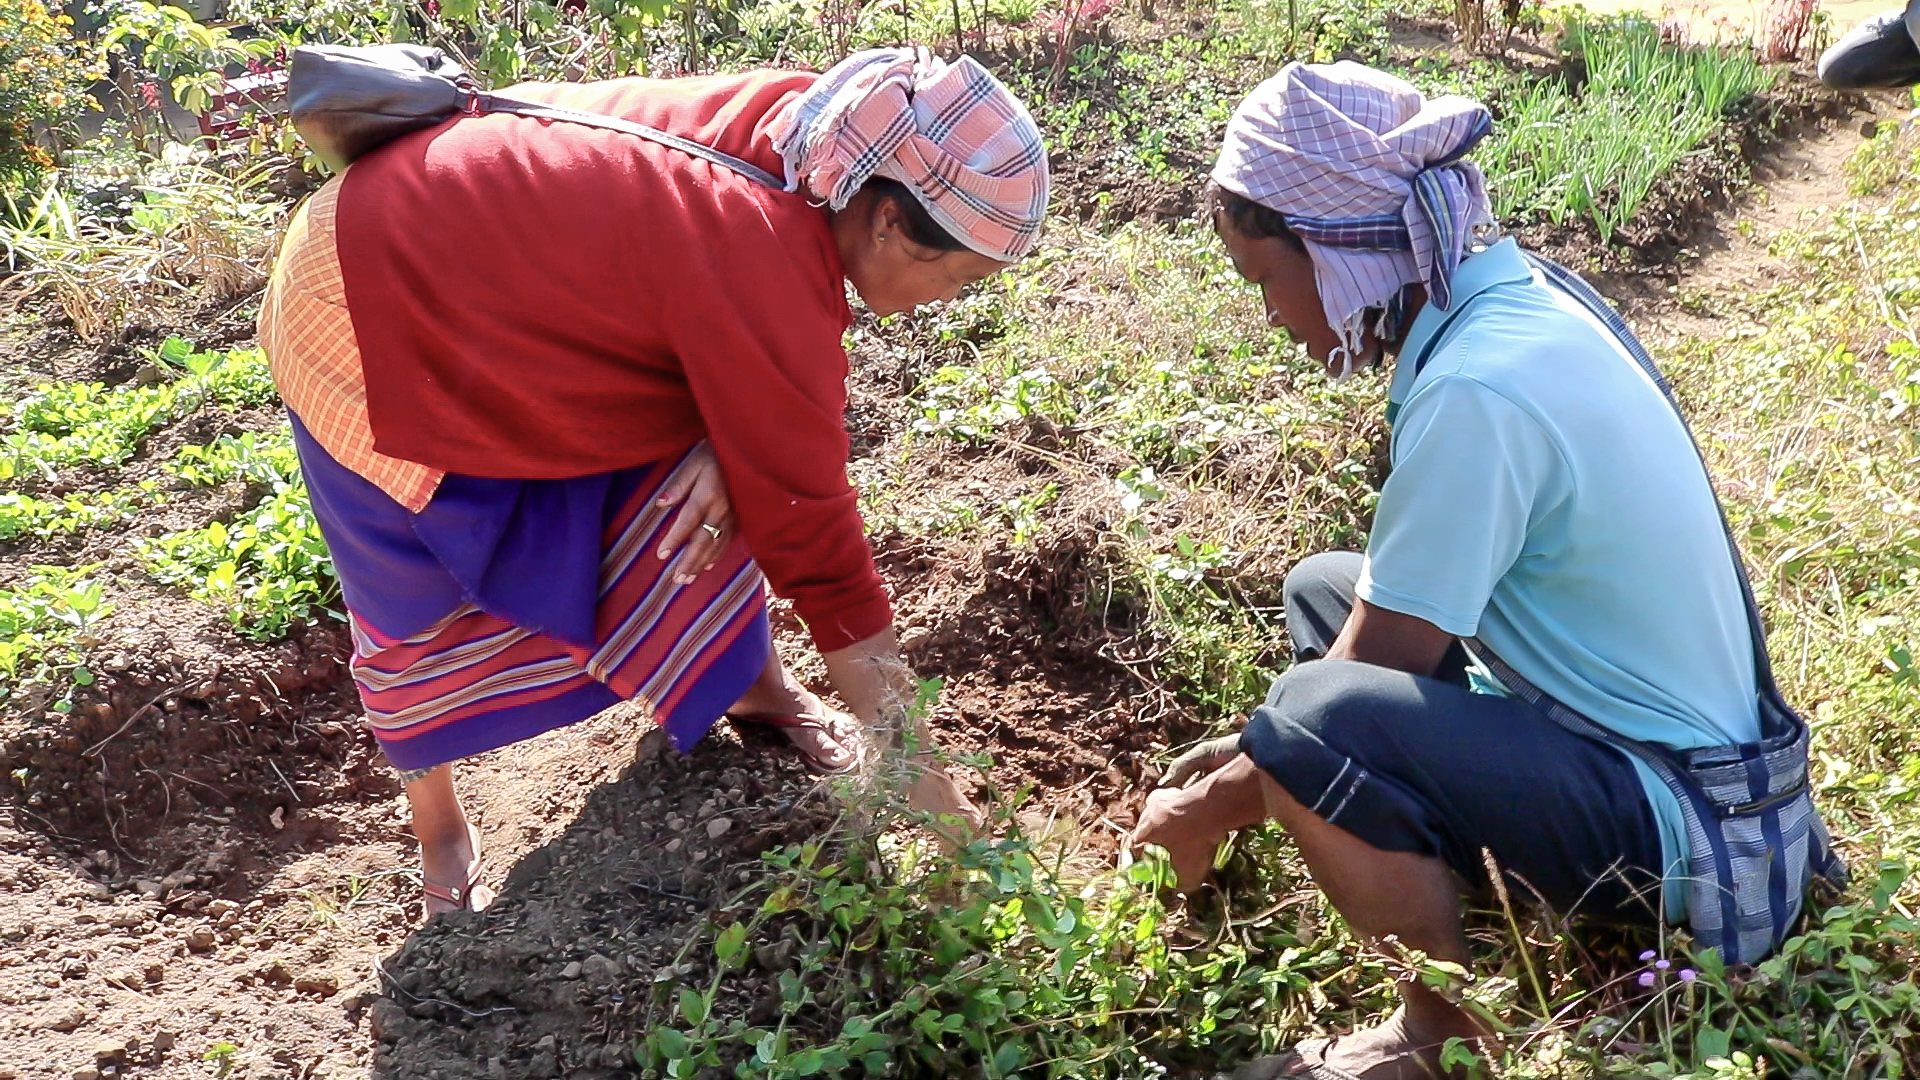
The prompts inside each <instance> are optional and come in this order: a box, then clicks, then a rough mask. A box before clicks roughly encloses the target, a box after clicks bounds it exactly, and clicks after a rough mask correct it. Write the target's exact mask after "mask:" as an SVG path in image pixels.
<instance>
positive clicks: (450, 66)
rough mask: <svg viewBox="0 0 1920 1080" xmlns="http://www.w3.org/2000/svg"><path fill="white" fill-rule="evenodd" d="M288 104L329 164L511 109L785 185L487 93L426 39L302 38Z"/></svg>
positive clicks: (589, 116) (561, 110) (718, 159)
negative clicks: (462, 119) (331, 41)
mask: <svg viewBox="0 0 1920 1080" xmlns="http://www.w3.org/2000/svg"><path fill="white" fill-rule="evenodd" d="M287 106H288V110H289V113H290V115H291V118H292V120H293V128H294V130H295V131H298V132H299V133H300V137H301V138H302V139H305V140H306V142H307V146H308V147H309V148H311V149H312V150H313V153H314V156H315V157H318V158H319V159H320V161H321V162H322V163H323V164H325V165H326V166H327V167H328V168H329V169H332V170H333V171H335V172H339V171H340V170H341V169H344V168H346V167H347V165H348V164H349V163H350V162H352V161H353V160H354V159H356V158H359V157H361V156H362V155H364V154H366V153H368V152H370V151H372V150H374V149H376V148H378V147H380V146H383V145H385V144H387V143H389V142H392V141H393V140H395V139H397V138H399V137H400V136H402V135H406V134H409V133H411V132H415V131H421V130H424V129H426V128H430V127H433V126H435V125H436V124H442V123H445V122H446V121H448V120H450V119H452V118H453V117H454V116H456V115H465V116H484V115H486V114H488V113H513V114H515V115H518V116H532V117H537V118H540V119H543V120H561V121H565V122H567V123H571V124H584V125H586V126H588V127H597V128H605V129H607V130H609V131H621V132H625V133H627V134H629V135H637V136H639V137H640V138H643V139H649V140H652V141H653V142H657V143H660V144H662V145H665V146H671V147H673V148H674V149H676V150H680V151H683V152H685V153H688V154H692V155H693V156H694V157H697V158H701V159H703V160H705V161H709V162H712V163H713V164H715V165H719V166H721V167H723V168H727V169H731V170H733V171H734V172H737V173H740V174H741V175H743V176H745V177H747V178H748V179H750V180H753V181H754V182H756V183H759V184H763V185H765V186H767V187H770V188H773V189H775V190H776V191H777V190H781V189H783V188H784V187H785V185H784V184H782V183H781V181H780V178H779V177H776V176H774V175H773V174H772V173H770V172H768V171H766V170H765V169H762V168H761V167H759V166H758V165H754V164H752V163H750V162H746V161H742V160H740V159H739V158H737V157H734V156H733V155H731V154H723V153H721V152H720V151H718V150H715V149H714V148H713V147H711V146H704V145H702V144H700V143H697V142H694V141H692V140H691V139H683V138H681V137H680V136H678V135H670V134H668V133H666V132H664V131H661V130H659V129H658V128H651V127H648V126H646V125H645V124H636V123H633V122H632V121H630V120H622V119H620V118H619V117H617V116H603V115H601V114H599V113H590V112H582V111H580V110H579V109H569V108H566V107H564V106H560V105H543V104H540V103H538V102H532V101H516V100H514V99H512V98H504V97H500V96H498V95H496V94H490V93H488V92H487V91H485V90H482V89H481V88H480V85H479V84H478V83H476V82H475V81H474V80H473V76H471V75H469V74H467V73H466V71H465V70H463V69H462V68H461V67H460V65H459V64H457V63H455V62H454V60H453V58H452V57H450V56H448V55H447V54H446V53H445V52H443V51H441V50H439V49H436V48H432V47H431V46H426V45H369V46H364V47H359V46H347V45H302V46H300V47H299V48H297V49H295V50H293V56H292V58H291V62H290V64H289V68H288V72H287Z"/></svg>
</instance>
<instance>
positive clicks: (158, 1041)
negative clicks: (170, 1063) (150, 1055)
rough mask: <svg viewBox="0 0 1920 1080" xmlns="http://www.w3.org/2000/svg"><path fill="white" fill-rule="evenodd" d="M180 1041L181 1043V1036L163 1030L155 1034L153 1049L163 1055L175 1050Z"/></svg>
mask: <svg viewBox="0 0 1920 1080" xmlns="http://www.w3.org/2000/svg"><path fill="white" fill-rule="evenodd" d="M178 1041H180V1036H178V1035H176V1034H174V1033H173V1032H171V1031H168V1030H167V1029H166V1028H161V1029H160V1030H159V1031H156V1032H154V1033H153V1048H154V1049H155V1050H156V1051H158V1052H160V1053H162V1054H164V1053H166V1052H167V1051H169V1050H171V1049H173V1044H174V1043H176V1042H178Z"/></svg>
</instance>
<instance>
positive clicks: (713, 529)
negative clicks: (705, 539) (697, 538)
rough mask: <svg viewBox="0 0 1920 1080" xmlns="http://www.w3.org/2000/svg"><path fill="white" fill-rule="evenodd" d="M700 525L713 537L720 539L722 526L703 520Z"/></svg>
mask: <svg viewBox="0 0 1920 1080" xmlns="http://www.w3.org/2000/svg"><path fill="white" fill-rule="evenodd" d="M700 527H701V528H703V529H705V530H707V535H708V536H711V537H713V538H714V539H715V540H718V539H720V526H718V525H715V524H714V523H713V522H711V521H703V522H701V523H700Z"/></svg>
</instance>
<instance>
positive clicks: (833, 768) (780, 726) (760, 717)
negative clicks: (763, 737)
mask: <svg viewBox="0 0 1920 1080" xmlns="http://www.w3.org/2000/svg"><path fill="white" fill-rule="evenodd" d="M727 719H728V720H731V721H733V722H734V723H736V724H752V725H758V726H760V727H766V728H773V729H775V730H777V731H779V732H780V733H781V734H782V735H786V736H787V741H788V742H790V743H793V748H794V749H795V750H798V751H800V757H801V758H802V759H803V760H805V761H806V763H807V768H809V769H812V770H813V771H814V772H817V773H826V774H828V775H832V774H834V773H843V772H846V771H847V770H849V769H851V768H853V766H854V764H855V763H857V762H858V761H859V760H860V757H859V755H858V754H855V753H854V752H853V751H852V750H849V749H848V748H847V747H846V745H845V744H844V743H843V742H842V741H841V736H840V734H839V733H838V732H836V731H834V729H833V725H831V724H829V723H828V722H826V721H824V720H815V719H813V718H812V717H808V716H778V715H772V714H765V713H756V714H754V715H751V716H745V715H740V714H737V713H728V714H727ZM795 731H811V732H815V733H817V734H819V735H822V736H825V738H826V741H827V742H830V743H831V744H832V745H833V746H834V747H836V748H838V749H839V751H840V752H839V754H838V755H835V754H833V753H832V752H831V751H828V750H827V749H826V748H825V747H822V748H821V749H819V750H815V749H812V748H809V747H805V746H802V745H800V744H799V743H797V742H793V736H792V734H791V733H792V732H795Z"/></svg>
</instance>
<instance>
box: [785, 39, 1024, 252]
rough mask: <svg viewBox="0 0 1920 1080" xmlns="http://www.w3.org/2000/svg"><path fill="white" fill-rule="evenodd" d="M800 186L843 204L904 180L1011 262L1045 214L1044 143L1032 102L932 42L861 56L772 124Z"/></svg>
mask: <svg viewBox="0 0 1920 1080" xmlns="http://www.w3.org/2000/svg"><path fill="white" fill-rule="evenodd" d="M769 133H770V134H771V135H772V137H773V147H774V149H775V150H777V151H779V152H780V155H781V156H782V157H783V158H785V159H786V163H787V190H789V191H799V190H800V186H801V184H803V183H804V184H805V185H806V187H807V189H808V190H809V191H810V192H811V193H812V194H813V195H814V196H815V197H816V198H820V199H824V200H826V203H827V205H829V206H831V207H833V208H834V209H835V210H841V209H844V208H845V207H846V205H847V200H848V199H851V198H853V195H854V193H855V192H857V191H859V190H860V185H862V184H864V183H866V182H867V180H868V178H870V177H872V176H875V175H879V176H885V177H889V178H891V179H894V180H898V181H900V182H901V183H903V184H905V185H906V186H907V187H908V189H909V190H911V191H912V192H913V193H914V195H915V196H917V197H918V198H919V200H920V203H921V205H923V206H925V207H926V208H927V212H928V213H930V214H932V215H933V218H934V220H935V221H938V222H939V223H940V224H941V225H942V226H944V227H945V228H946V230H947V231H948V232H950V233H952V234H953V236H954V238H955V239H957V240H959V241H960V242H961V243H964V244H966V245H967V247H969V248H971V249H973V250H974V251H977V252H979V253H980V254H982V255H986V256H988V257H989V258H994V259H999V260H1002V261H1004V262H1011V261H1013V260H1015V259H1018V258H1020V257H1021V256H1024V255H1026V254H1027V253H1028V252H1030V251H1032V250H1033V245H1034V243H1035V242H1036V241H1037V240H1038V239H1039V238H1040V226H1041V224H1042V222H1043V221H1044V220H1045V218H1046V214H1047V188H1048V184H1049V177H1048V172H1047V148H1046V145H1045V144H1044V143H1043V142H1041V139H1040V128H1039V127H1038V126H1037V125H1035V124H1034V122H1033V117H1031V116H1029V115H1027V108H1026V106H1024V105H1022V104H1021V103H1020V100H1019V99H1018V98H1016V97H1014V96H1013V94H1012V92H1011V91H1009V90H1008V89H1007V88H1006V87H1005V86H1003V85H1001V84H1000V81H999V80H998V79H995V78H994V77H993V75H992V74H991V73H989V72H988V71H987V69H985V68H983V67H981V66H980V65H979V64H978V63H976V62H974V60H973V58H972V57H970V56H962V57H961V58H960V59H958V60H956V61H954V62H953V63H951V64H949V63H947V62H946V61H944V60H939V59H936V58H935V57H934V56H932V54H930V53H928V52H927V50H925V49H868V50H866V51H864V52H857V53H854V54H853V55H852V56H849V57H847V58H846V59H845V60H842V61H840V63H838V64H836V65H834V67H833V69H832V70H830V71H828V72H827V73H826V74H825V75H822V76H821V77H820V80H819V81H818V82H816V83H814V85H813V86H812V88H811V89H809V90H808V91H807V92H806V93H804V94H802V95H800V96H799V97H798V98H796V99H794V100H793V101H792V102H790V103H789V104H788V105H787V106H786V108H785V109H783V110H782V111H781V112H780V114H779V115H778V116H776V117H775V118H774V120H773V124H772V126H771V128H770V129H769Z"/></svg>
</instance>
